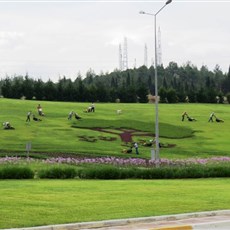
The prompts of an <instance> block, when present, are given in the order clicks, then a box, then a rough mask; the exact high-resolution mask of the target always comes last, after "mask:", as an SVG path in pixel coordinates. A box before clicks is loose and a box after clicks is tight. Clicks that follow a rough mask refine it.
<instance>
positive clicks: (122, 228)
mask: <svg viewBox="0 0 230 230" xmlns="http://www.w3.org/2000/svg"><path fill="white" fill-rule="evenodd" d="M21 229H24V230H79V229H82V230H83V229H84V230H89V229H91V230H92V229H97V230H137V229H138V230H146V229H148V230H189V229H195V230H212V229H215V230H230V210H222V211H211V212H197V213H188V214H179V215H165V216H155V217H146V218H130V219H120V220H107V221H95V222H82V223H73V224H65V225H64V224H63V225H49V226H40V227H34V228H21ZM11 230H13V229H11Z"/></svg>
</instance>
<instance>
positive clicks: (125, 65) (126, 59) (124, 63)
mask: <svg viewBox="0 0 230 230" xmlns="http://www.w3.org/2000/svg"><path fill="white" fill-rule="evenodd" d="M126 69H128V45H127V38H126V37H125V38H124V50H123V70H126Z"/></svg>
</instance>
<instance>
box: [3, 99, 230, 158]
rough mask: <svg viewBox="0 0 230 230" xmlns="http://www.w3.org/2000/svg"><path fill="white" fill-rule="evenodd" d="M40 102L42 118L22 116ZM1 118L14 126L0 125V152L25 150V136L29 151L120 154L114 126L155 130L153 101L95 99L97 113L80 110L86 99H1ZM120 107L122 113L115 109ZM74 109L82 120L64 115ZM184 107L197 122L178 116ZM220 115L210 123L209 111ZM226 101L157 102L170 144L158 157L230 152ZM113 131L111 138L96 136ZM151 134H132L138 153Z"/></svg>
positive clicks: (144, 154)
mask: <svg viewBox="0 0 230 230" xmlns="http://www.w3.org/2000/svg"><path fill="white" fill-rule="evenodd" d="M39 103H40V104H41V105H42V107H43V111H44V113H45V114H46V116H45V117H42V119H43V121H42V122H38V123H36V122H34V121H31V122H30V123H29V124H28V123H26V122H25V120H26V114H27V112H28V111H29V110H31V111H32V112H33V113H35V114H36V115H37V111H36V107H37V105H38V104H39ZM0 105H1V113H0V121H2V122H4V121H10V122H11V123H12V125H13V126H15V128H16V129H15V130H7V131H6V130H0V135H1V145H0V152H1V153H2V154H3V155H5V153H12V152H25V146H26V143H27V142H31V143H32V152H44V153H46V152H58V153H61V152H64V153H74V154H85V155H93V156H98V155H101V156H107V155H110V156H122V157H125V156H126V155H124V154H123V153H122V149H123V148H124V143H123V142H122V141H121V138H120V136H119V131H117V130H115V129H116V128H127V129H137V130H140V131H145V132H148V133H150V134H152V137H154V132H155V124H154V120H155V106H154V104H138V103H136V104H124V103H95V105H96V112H95V113H83V110H85V108H87V107H88V106H89V105H90V103H74V102H49V101H27V100H13V99H0ZM117 109H121V110H122V114H120V115H118V114H116V110H117ZM71 110H73V111H75V112H77V113H78V114H79V115H80V116H82V118H83V119H82V120H81V121H76V120H72V121H68V120H67V116H68V113H69V112H70V111H71ZM184 111H187V113H188V114H189V115H190V116H192V117H194V118H196V119H197V121H196V122H188V121H187V120H185V121H184V122H182V121H181V114H182V113H183V112H184ZM213 111H214V112H215V113H216V115H217V116H218V117H219V118H221V119H224V120H225V122H224V123H216V122H213V123H208V118H209V115H210V113H211V112H213ZM229 120H230V119H229V105H223V104H185V103H183V104H159V122H160V124H159V127H160V142H161V143H167V144H173V145H175V147H173V148H162V149H161V150H160V156H161V158H170V159H177V158H191V157H212V156H229V155H230V152H229V138H230V132H229V127H230V125H229V124H230V123H229ZM90 127H101V128H104V129H107V130H110V131H112V132H113V133H105V132H98V131H93V130H91V129H90ZM113 129H114V131H113ZM80 136H84V137H89V138H91V139H93V138H95V139H96V141H95V142H88V141H82V140H80ZM101 136H103V137H112V138H115V140H113V141H106V140H101V139H100V137H101ZM150 138H151V137H150V136H146V137H143V136H133V141H137V142H138V143H139V152H140V156H138V157H144V158H150V148H148V147H144V146H141V145H140V141H141V140H142V139H145V140H149V139H150Z"/></svg>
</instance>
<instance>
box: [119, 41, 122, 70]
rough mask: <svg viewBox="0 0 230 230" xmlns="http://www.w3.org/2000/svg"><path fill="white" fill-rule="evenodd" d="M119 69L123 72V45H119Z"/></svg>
mask: <svg viewBox="0 0 230 230" xmlns="http://www.w3.org/2000/svg"><path fill="white" fill-rule="evenodd" d="M119 69H120V70H121V71H122V70H123V60H122V49H121V44H119Z"/></svg>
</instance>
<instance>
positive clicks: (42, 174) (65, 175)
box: [38, 166, 77, 179]
mask: <svg viewBox="0 0 230 230" xmlns="http://www.w3.org/2000/svg"><path fill="white" fill-rule="evenodd" d="M76 175H77V174H76V170H75V169H74V168H73V167H67V166H66V167H57V166H56V167H51V168H48V169H43V170H40V171H38V177H39V178H47V179H71V178H75V177H76Z"/></svg>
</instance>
